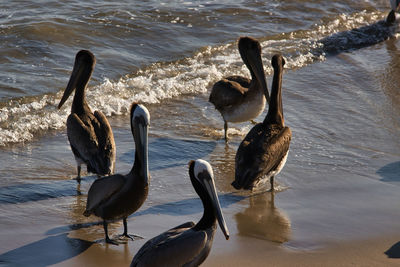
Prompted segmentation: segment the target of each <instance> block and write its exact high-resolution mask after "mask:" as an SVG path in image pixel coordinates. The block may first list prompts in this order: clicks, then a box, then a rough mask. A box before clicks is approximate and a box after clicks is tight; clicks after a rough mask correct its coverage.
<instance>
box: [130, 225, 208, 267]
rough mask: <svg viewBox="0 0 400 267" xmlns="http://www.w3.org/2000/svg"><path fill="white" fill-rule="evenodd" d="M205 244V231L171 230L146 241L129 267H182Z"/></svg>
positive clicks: (197, 253)
mask: <svg viewBox="0 0 400 267" xmlns="http://www.w3.org/2000/svg"><path fill="white" fill-rule="evenodd" d="M185 225H189V224H185ZM185 225H183V226H185ZM191 225H194V224H193V223H191ZM206 244H207V233H206V232H205V231H194V230H192V229H190V228H189V229H188V228H186V227H183V228H173V229H170V230H168V231H167V232H164V233H163V234H161V235H159V236H156V237H154V238H153V239H150V240H149V241H147V242H146V244H144V245H143V247H142V248H141V249H140V250H139V251H138V253H137V254H136V255H135V257H134V258H133V260H132V263H131V266H138V267H139V266H183V265H184V264H186V263H190V262H191V261H193V260H194V259H195V258H196V257H197V256H198V255H199V254H200V253H201V252H202V250H203V249H204V248H205V246H206Z"/></svg>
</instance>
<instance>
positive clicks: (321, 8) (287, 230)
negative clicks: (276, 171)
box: [0, 1, 400, 266]
mask: <svg viewBox="0 0 400 267" xmlns="http://www.w3.org/2000/svg"><path fill="white" fill-rule="evenodd" d="M388 6H389V4H388V3H386V1H363V2H357V3H353V1H335V2H334V3H326V2H322V1H285V4H284V3H283V2H281V1H270V2H268V3H258V2H255V1H254V2H252V1H241V2H238V3H237V4H234V5H232V4H230V3H228V2H226V3H225V2H222V3H221V2H219V3H218V4H216V3H214V2H210V1H207V2H206V1H204V2H196V3H192V2H179V1H175V2H172V3H159V2H157V1H150V2H145V3H138V4H135V6H133V5H132V4H129V3H124V2H120V3H119V4H114V3H112V4H111V3H108V2H102V3H101V4H100V5H97V4H95V3H94V2H86V3H81V2H72V3H71V4H69V5H66V4H63V3H59V2H53V3H50V4H48V5H46V6H43V5H42V4H41V2H40V1H36V2H35V1H33V2H31V4H30V5H29V6H27V7H26V8H25V9H23V10H21V9H20V8H18V5H17V4H15V3H14V2H13V3H11V4H10V5H9V7H7V8H4V9H2V10H0V32H1V33H2V35H4V36H5V38H4V40H5V41H4V42H3V45H2V46H1V47H0V49H1V50H2V53H0V54H1V56H0V69H1V71H0V73H1V74H0V87H1V88H2V90H1V92H0V145H1V147H0V162H1V166H0V211H1V213H0V222H1V225H2V226H3V227H2V228H1V230H0V236H1V239H2V240H10V241H7V242H2V243H1V244H0V253H1V254H0V264H4V265H11V266H13V265H16V264H20V265H23V266H29V265H31V266H47V265H50V264H59V265H66V266H68V265H77V264H78V265H84V264H91V263H101V264H104V265H109V264H110V263H113V264H118V263H119V264H125V265H127V264H128V263H129V262H130V260H131V259H132V257H133V255H134V254H135V252H136V251H137V249H138V248H139V247H140V246H141V245H142V244H143V243H144V242H145V241H146V240H147V238H150V237H152V236H155V235H157V234H159V233H161V232H162V231H165V230H167V229H169V228H171V227H173V226H175V225H178V224H180V223H183V222H186V221H189V220H194V221H196V220H197V219H198V218H199V217H200V216H201V202H200V200H198V199H197V196H196V194H195V192H194V190H193V188H192V187H191V185H190V182H189V178H188V173H187V172H188V170H187V164H188V162H189V160H191V159H196V158H203V159H206V160H208V161H209V162H210V163H211V164H212V166H213V168H214V173H215V177H216V186H217V188H218V191H219V193H220V201H221V206H222V208H223V211H224V214H225V217H226V219H227V222H228V228H229V229H230V232H231V239H230V240H229V241H225V240H224V238H223V236H222V234H221V233H220V231H219V230H218V231H219V232H218V233H217V235H216V240H215V242H214V246H213V251H212V254H211V255H210V256H211V257H212V256H214V255H218V254H217V253H218V252H219V251H223V252H226V251H230V250H235V249H239V248H240V247H241V244H243V243H242V241H244V240H257V242H258V241H260V240H261V242H263V243H265V244H272V245H273V246H279V247H282V248H285V249H289V250H314V249H318V248H321V247H324V246H326V245H327V244H328V243H329V242H331V241H346V240H357V239H366V238H372V237H376V236H381V235H392V234H395V233H398V232H399V230H400V229H399V226H398V225H397V223H396V222H397V221H398V220H399V217H400V208H399V206H398V205H397V204H396V203H397V202H398V199H399V197H400V193H399V190H398V189H399V185H400V176H399V173H400V161H399V154H400V153H399V151H400V150H399V148H400V144H399V142H398V140H399V135H400V134H399V129H400V121H399V115H400V94H399V90H398V88H399V82H400V80H399V79H400V78H399V77H400V75H399V74H400V64H399V62H400V61H399V58H400V57H399V55H400V53H399V49H400V45H399V44H398V41H397V32H398V25H395V26H393V27H390V28H387V27H386V26H385V25H384V24H383V22H382V21H381V20H382V19H383V18H384V17H385V15H386V12H387V10H388ZM249 16H251V17H252V21H251V23H249V19H248V18H249ZM88 28H90V29H91V31H90V33H88V32H87V29H88ZM211 31H212V32H213V34H211ZM240 35H251V36H254V37H257V38H259V40H260V41H261V44H262V47H263V60H264V67H265V70H266V73H267V74H268V76H267V81H268V85H269V87H270V84H271V66H270V62H269V60H270V58H271V56H272V55H273V54H274V53H276V52H278V51H280V52H281V53H282V54H283V55H284V57H285V58H286V62H287V64H286V66H285V68H286V71H285V73H284V80H283V105H284V115H285V123H286V125H287V126H289V127H290V128H291V129H292V132H293V139H292V143H291V148H290V153H289V157H288V161H287V163H286V166H285V168H284V169H283V171H282V172H281V174H280V175H278V176H277V178H276V182H277V183H278V188H279V191H278V192H277V193H276V194H275V197H274V196H272V195H271V194H270V193H265V192H258V193H254V194H253V195H249V193H243V192H235V191H234V189H233V188H232V187H231V186H230V183H231V182H232V180H233V177H234V157H235V153H236V149H237V146H238V145H239V143H240V141H241V139H242V138H243V137H244V135H245V134H246V133H247V131H248V130H249V129H250V128H251V127H252V125H251V124H250V123H242V124H232V125H231V126H232V128H231V129H230V132H229V133H230V135H231V137H232V140H231V141H230V143H229V145H228V146H226V145H225V142H224V141H223V140H222V137H223V122H222V119H221V117H220V115H219V114H218V112H217V111H216V110H215V109H214V108H213V106H212V105H211V104H209V103H208V102H207V100H208V95H209V91H210V89H211V86H212V84H213V82H215V81H216V80H218V79H219V78H221V77H223V76H225V75H232V74H241V75H248V72H247V70H246V68H245V67H244V66H243V64H242V62H241V60H240V57H239V54H238V52H237V49H236V39H237V37H238V36H240ZM81 48H89V49H90V50H92V51H93V52H94V54H95V55H96V57H97V65H96V68H95V71H94V74H93V78H92V80H91V82H90V84H89V88H88V94H87V97H88V102H89V104H90V106H91V107H92V108H93V109H100V110H101V111H103V112H104V113H105V114H106V115H107V116H108V117H109V120H110V123H111V125H112V127H113V131H114V136H115V141H116V144H117V166H116V170H117V172H118V173H127V172H128V171H129V170H130V168H131V165H132V161H133V153H134V144H133V139H132V135H131V133H130V126H129V118H128V115H127V113H128V111H129V106H130V105H131V103H132V101H141V102H144V103H145V104H146V106H147V107H148V109H149V111H150V113H151V128H150V140H149V163H150V172H151V176H152V180H151V187H150V193H149V197H148V200H147V201H146V203H145V204H144V206H143V207H142V208H141V209H140V210H139V211H138V212H137V213H135V214H134V215H132V216H131V217H130V218H129V220H128V227H129V230H130V232H131V233H134V234H136V235H139V236H143V237H145V238H144V239H142V240H138V241H135V242H128V243H127V244H126V245H123V246H118V247H113V246H107V245H105V244H104V242H103V240H102V239H103V238H104V237H103V229H102V225H101V224H99V220H98V219H97V218H94V217H93V218H92V217H90V218H86V217H84V216H82V215H81V214H82V212H83V210H84V207H85V205H86V194H87V190H88V188H89V187H90V184H91V182H92V181H93V180H94V179H95V177H94V176H91V175H88V176H85V177H84V179H83V182H82V184H81V185H80V186H79V185H77V184H76V182H75V181H74V180H71V178H73V177H75V175H76V166H75V162H74V159H73V156H72V153H71V151H70V148H69V144H68V141H67V137H66V130H65V119H66V117H67V115H68V113H69V110H70V102H67V103H66V104H65V107H64V108H63V109H61V110H56V106H57V104H58V101H59V98H60V97H61V93H62V91H63V89H64V88H65V86H66V84H67V81H68V78H69V75H70V71H71V69H72V65H73V59H74V56H75V53H76V52H77V51H78V50H79V49H81ZM264 116H265V112H264V113H263V115H261V116H260V117H259V118H258V119H257V120H258V121H260V120H262V119H263V117H264ZM110 232H111V233H112V234H113V235H116V234H117V233H120V232H122V225H121V223H120V222H116V223H113V224H111V227H110ZM49 249H51V250H52V251H57V253H54V255H52V256H51V257H47V255H48V250H49ZM382 253H383V251H382ZM260 257H262V256H261V255H260ZM382 257H384V256H382Z"/></svg>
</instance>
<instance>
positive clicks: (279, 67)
mask: <svg viewBox="0 0 400 267" xmlns="http://www.w3.org/2000/svg"><path fill="white" fill-rule="evenodd" d="M271 62H272V66H273V68H274V78H273V84H272V89H271V90H272V91H271V101H270V105H269V109H268V113H267V116H266V117H265V119H264V121H263V122H262V123H259V124H257V125H255V126H254V127H253V128H252V129H251V130H250V131H249V133H248V134H247V135H246V137H245V138H244V139H243V141H242V142H241V144H240V146H239V148H238V150H237V152H236V159H235V181H234V182H233V183H232V185H233V187H235V188H236V189H241V188H243V189H252V188H253V187H255V186H257V184H258V183H259V182H261V181H263V180H265V179H270V182H271V190H274V176H275V175H277V174H278V173H279V172H280V171H281V169H282V168H283V166H284V164H285V162H286V158H287V154H288V152H289V145H290V140H291V138H292V132H291V130H290V129H289V127H285V125H284V118H283V106H282V93H281V88H282V73H283V66H284V64H285V61H284V59H283V57H282V56H281V55H274V56H273V58H272V60H271Z"/></svg>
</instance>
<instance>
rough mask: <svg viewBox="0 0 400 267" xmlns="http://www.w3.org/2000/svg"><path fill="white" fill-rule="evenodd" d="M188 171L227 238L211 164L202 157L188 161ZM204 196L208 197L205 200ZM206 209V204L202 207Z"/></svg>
mask: <svg viewBox="0 0 400 267" xmlns="http://www.w3.org/2000/svg"><path fill="white" fill-rule="evenodd" d="M189 173H190V178H191V181H192V184H193V187H194V189H195V190H196V192H197V194H198V195H199V196H200V198H201V199H202V201H203V204H204V203H205V202H206V201H210V202H211V204H212V206H213V209H214V215H215V217H216V218H217V220H218V223H219V226H220V227H221V230H222V232H223V233H224V235H225V238H226V239H227V240H228V239H229V230H228V227H227V226H226V223H225V219H224V216H223V215H222V211H221V206H220V204H219V200H218V195H217V190H216V189H215V183H214V174H213V170H212V168H211V165H210V164H209V163H208V162H207V161H205V160H202V159H198V160H195V161H191V162H190V163H189ZM205 198H208V200H206V199H205ZM204 208H205V209H206V206H205V207H204Z"/></svg>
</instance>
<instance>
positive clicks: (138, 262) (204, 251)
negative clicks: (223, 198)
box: [131, 159, 229, 267]
mask: <svg viewBox="0 0 400 267" xmlns="http://www.w3.org/2000/svg"><path fill="white" fill-rule="evenodd" d="M189 176H190V181H191V182H192V185H193V187H194V189H195V190H196V192H197V194H198V195H199V196H200V199H201V201H202V202H203V206H204V213H203V217H201V219H200V221H199V222H198V223H197V224H194V223H193V222H187V223H184V224H182V225H179V226H177V227H175V228H172V229H170V230H168V231H166V232H164V233H162V234H161V235H159V236H156V237H154V238H152V239H150V240H149V241H147V242H146V243H145V244H144V245H143V247H142V248H141V249H140V250H139V251H138V252H137V254H136V255H135V257H134V258H133V260H132V263H131V267H132V266H135V267H136V266H137V267H139V266H198V265H200V264H201V263H202V262H203V261H204V260H205V259H206V258H207V256H208V254H209V253H210V250H211V246H212V242H213V238H214V233H215V230H216V228H217V225H216V220H217V219H218V222H219V226H220V227H221V229H222V232H223V233H224V235H225V237H226V239H229V232H228V228H227V226H226V223H225V220H224V217H223V215H222V211H221V207H220V205H219V200H218V195H217V193H216V189H215V184H214V175H213V171H212V168H211V165H210V164H209V163H208V162H207V161H204V160H201V159H198V160H196V161H191V162H190V163H189Z"/></svg>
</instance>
